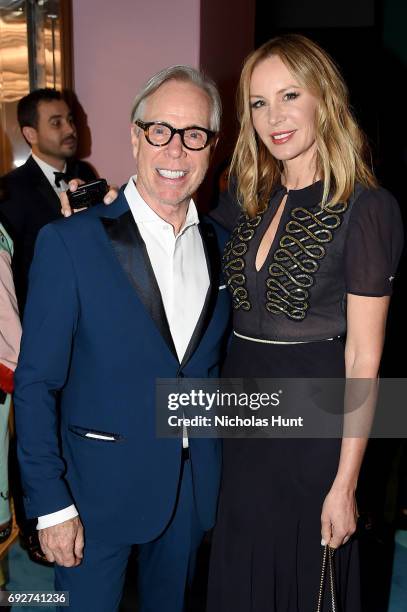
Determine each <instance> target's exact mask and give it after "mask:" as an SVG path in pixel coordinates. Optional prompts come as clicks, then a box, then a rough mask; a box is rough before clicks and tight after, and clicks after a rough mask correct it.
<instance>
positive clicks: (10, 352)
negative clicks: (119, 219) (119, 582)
mask: <svg viewBox="0 0 407 612" xmlns="http://www.w3.org/2000/svg"><path fill="white" fill-rule="evenodd" d="M12 255H13V243H12V241H11V238H10V236H9V235H8V234H7V232H6V230H5V229H4V227H3V226H2V225H1V224H0V543H1V542H4V541H5V540H7V538H8V537H9V535H10V533H11V528H12V521H11V512H10V494H9V483H8V449H9V432H8V419H9V411H10V402H11V393H12V391H13V383H14V370H15V367H16V365H17V358H18V352H19V348H20V337H21V325H20V318H19V314H18V307H17V300H16V296H15V291H14V284H13V276H12V272H11V258H12Z"/></svg>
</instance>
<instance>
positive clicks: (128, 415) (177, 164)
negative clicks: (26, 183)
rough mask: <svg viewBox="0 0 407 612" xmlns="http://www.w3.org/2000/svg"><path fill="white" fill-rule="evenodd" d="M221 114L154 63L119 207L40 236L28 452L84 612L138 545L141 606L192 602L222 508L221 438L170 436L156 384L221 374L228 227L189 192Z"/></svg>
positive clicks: (30, 478) (116, 586)
mask: <svg viewBox="0 0 407 612" xmlns="http://www.w3.org/2000/svg"><path fill="white" fill-rule="evenodd" d="M220 114H221V108H220V100H219V95H218V93H217V90H216V87H215V86H214V84H213V83H212V82H211V81H210V80H208V79H206V78H205V77H203V76H202V75H201V74H200V73H199V72H198V71H196V70H194V69H192V68H189V67H185V66H176V67H172V68H169V69H165V70H163V71H161V72H160V73H158V74H156V75H155V76H154V77H152V78H151V79H150V81H149V82H148V83H147V84H146V86H145V87H144V89H143V90H142V91H141V92H140V93H139V95H138V96H137V98H136V100H135V103H134V107H133V112H132V127H131V141H132V147H133V154H134V157H135V160H136V167H137V175H135V176H134V177H132V178H131V179H130V181H129V183H128V185H127V186H126V188H125V189H124V191H122V192H121V193H120V195H119V197H118V199H117V200H116V201H115V202H114V203H113V204H112V205H111V206H110V207H108V208H107V207H105V206H103V205H99V206H96V207H94V208H92V209H90V210H89V211H87V212H86V213H81V214H79V215H75V216H73V217H71V218H70V219H68V220H61V221H57V222H55V223H52V224H50V225H48V226H46V227H45V228H44V229H43V230H42V231H41V233H40V236H39V238H38V241H37V245H36V251H35V256H34V261H33V265H32V268H31V274H30V288H29V293H28V301H27V306H26V312H25V320H24V331H23V340H22V346H21V353H20V361H19V365H18V369H17V373H16V392H15V408H16V421H17V432H18V448H19V459H20V463H21V470H22V477H23V484H24V491H25V506H26V511H27V515H28V516H30V517H38V529H39V536H40V542H41V545H42V548H43V550H44V552H45V554H46V556H47V558H48V559H49V560H50V561H55V562H56V588H57V589H58V590H66V591H69V593H70V602H71V603H70V609H71V610H73V611H75V612H82V611H83V612H85V611H86V612H89V610H97V611H98V612H113V611H114V610H117V609H118V606H119V602H120V598H121V592H122V587H123V580H124V575H125V569H126V565H127V559H128V556H129V553H130V550H131V547H132V545H133V544H138V562H139V579H138V581H139V594H140V604H139V606H140V610H141V612H147V611H148V612H182V610H183V609H184V604H185V602H184V595H185V592H186V590H187V587H188V585H189V583H190V579H191V576H192V574H193V569H194V563H195V556H196V552H197V548H198V546H199V544H200V542H201V540H202V536H203V533H204V531H205V530H207V529H209V528H210V527H211V526H212V525H213V523H214V520H215V511H216V503H217V491H218V486H219V474H220V448H219V444H218V441H216V440H203V439H201V440H198V439H193V440H192V439H191V440H188V437H187V433H186V432H184V437H183V439H158V438H156V436H155V381H156V378H158V377H161V378H176V377H184V376H185V377H194V378H195V377H207V376H216V375H217V374H218V364H219V360H220V358H221V353H222V350H223V342H224V335H225V330H226V327H227V325H228V318H229V298H228V295H227V292H226V291H225V290H222V289H223V287H222V286H223V282H222V280H221V269H220V253H221V250H222V247H223V243H224V241H225V240H226V238H227V236H226V235H225V234H223V231H222V230H221V229H219V228H218V227H215V225H214V224H213V223H211V222H209V221H205V220H201V219H199V217H198V214H197V211H196V208H195V205H194V202H193V200H192V199H191V196H192V194H193V193H194V192H195V191H196V190H197V188H198V187H199V185H200V183H201V182H202V180H203V179H204V176H205V173H206V170H207V167H208V164H209V160H210V154H211V148H212V147H213V146H215V144H216V137H217V132H218V131H219V122H220ZM58 398H59V399H58Z"/></svg>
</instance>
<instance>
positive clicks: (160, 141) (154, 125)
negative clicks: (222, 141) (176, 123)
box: [135, 119, 216, 151]
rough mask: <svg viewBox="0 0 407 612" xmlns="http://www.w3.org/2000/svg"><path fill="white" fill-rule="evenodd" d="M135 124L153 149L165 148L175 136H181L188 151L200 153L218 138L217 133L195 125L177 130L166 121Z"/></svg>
mask: <svg viewBox="0 0 407 612" xmlns="http://www.w3.org/2000/svg"><path fill="white" fill-rule="evenodd" d="M135 124H136V125H138V126H139V127H140V128H141V129H142V130H143V132H144V135H145V137H146V140H147V142H149V143H150V144H151V145H153V147H163V146H165V145H167V144H168V143H169V142H170V141H171V140H172V139H173V138H174V136H175V134H179V135H180V137H181V142H182V144H183V145H184V147H185V148H186V149H190V150H191V151H199V150H200V149H204V148H205V147H207V146H208V144H209V143H210V142H211V140H213V138H214V137H215V136H216V132H212V131H211V130H207V129H205V128H202V127H197V126H195V125H191V127H186V128H180V129H176V128H174V127H172V125H169V124H168V123H164V121H148V122H147V123H145V122H144V121H140V119H138V120H137V121H135Z"/></svg>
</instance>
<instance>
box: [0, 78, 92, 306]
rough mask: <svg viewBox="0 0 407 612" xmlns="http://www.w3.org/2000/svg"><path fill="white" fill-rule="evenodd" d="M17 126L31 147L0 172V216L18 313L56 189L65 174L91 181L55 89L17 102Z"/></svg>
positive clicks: (55, 205) (55, 213)
mask: <svg viewBox="0 0 407 612" xmlns="http://www.w3.org/2000/svg"><path fill="white" fill-rule="evenodd" d="M17 118H18V122H19V125H20V129H21V132H22V134H23V136H24V138H25V140H26V141H27V143H28V144H29V146H30V147H31V155H30V156H29V158H28V159H27V161H26V162H25V163H24V164H23V165H22V166H20V167H19V168H16V169H14V170H12V171H11V172H9V173H8V174H6V175H5V176H3V177H2V190H3V195H2V197H1V199H0V219H1V221H2V222H3V223H4V226H5V227H6V229H7V231H8V232H9V234H10V235H11V237H12V239H13V243H14V258H13V276H14V283H15V287H16V294H17V300H18V305H19V309H20V314H21V315H22V314H23V310H24V305H25V300H26V295H27V284H28V271H29V268H30V265H31V260H32V257H33V254H34V244H35V241H36V238H37V235H38V232H39V231H40V229H41V228H42V227H43V226H44V225H46V224H47V223H50V222H51V221H54V220H56V219H58V218H59V217H60V216H61V205H60V200H59V197H58V196H59V194H60V193H61V192H62V191H64V190H66V189H67V187H68V181H69V179H70V178H73V177H75V178H80V179H82V180H84V181H86V182H87V181H92V180H94V179H95V178H96V175H95V172H94V171H93V169H92V168H91V166H89V164H87V163H85V162H83V161H80V160H77V159H76V158H75V154H76V150H77V145H78V137H77V132H76V127H75V124H74V120H73V116H72V111H71V109H70V107H69V105H68V103H67V102H66V100H65V99H64V97H63V95H62V93H61V92H59V91H57V90H55V89H50V88H44V89H36V90H34V91H32V92H31V93H29V94H28V95H26V96H24V97H23V98H21V100H20V101H19V102H18V106H17Z"/></svg>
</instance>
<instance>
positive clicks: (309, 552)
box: [208, 182, 403, 612]
mask: <svg viewBox="0 0 407 612" xmlns="http://www.w3.org/2000/svg"><path fill="white" fill-rule="evenodd" d="M285 194H286V190H285V189H284V187H282V186H277V187H276V189H275V190H274V192H273V193H272V194H271V198H270V202H269V207H268V208H267V210H266V211H265V212H264V213H263V214H261V215H258V216H257V217H255V218H254V219H248V218H247V217H245V216H243V215H242V216H241V217H240V219H239V221H238V223H237V225H236V226H235V229H234V230H233V233H232V236H231V239H230V241H229V243H228V245H227V247H226V251H225V255H224V272H225V276H226V279H227V282H228V286H229V289H230V290H231V292H232V297H233V306H234V330H235V332H237V334H238V335H234V337H233V340H232V343H231V347H230V351H229V354H228V357H227V360H226V363H225V365H224V368H223V375H224V376H225V377H231V378H238V377H244V378H250V377H256V378H273V377H277V378H279V377H283V378H290V377H295V378H302V377H304V378H308V377H317V378H323V377H329V378H331V377H333V378H336V377H343V376H344V375H345V362H344V347H345V338H346V295H347V294H348V293H353V294H356V295H364V296H384V295H390V294H391V293H392V285H393V282H394V277H395V271H396V268H397V264H398V260H399V257H400V254H401V249H402V244H403V234H402V229H401V228H402V224H401V218H400V212H399V208H398V205H397V203H396V201H395V200H394V198H393V197H392V196H391V195H390V194H389V193H388V192H387V191H385V190H384V189H377V190H366V189H364V188H363V187H361V186H358V187H357V188H356V190H355V193H354V195H353V196H352V198H350V200H349V202H348V203H347V204H345V205H342V204H339V205H337V206H336V207H333V209H332V210H331V211H321V208H320V206H319V203H320V201H321V198H322V183H321V182H317V183H315V184H313V185H311V186H309V187H307V188H305V189H301V190H297V191H290V192H289V194H288V198H287V201H286V205H285V208H284V212H283V215H282V218H281V221H280V224H279V227H278V229H277V233H276V237H275V240H274V242H273V244H272V246H271V249H270V252H269V254H268V256H267V259H266V261H265V263H264V265H263V266H262V268H261V269H260V270H259V271H258V272H257V271H256V268H255V259H256V254H257V250H258V248H259V245H260V242H261V239H262V237H263V235H264V232H265V231H266V230H267V228H268V226H269V224H270V222H271V220H272V218H273V216H274V214H275V212H276V210H277V209H278V206H279V204H280V202H281V200H282V198H283V196H284V195H285ZM226 208H228V210H229V211H230V210H232V207H231V205H230V201H229V202H228V203H227V202H226ZM226 208H223V210H222V209H221V210H218V211H216V210H215V211H214V217H215V218H218V219H219V220H220V221H223V222H224V218H223V217H224V216H225V212H224V211H225V210H226ZM249 338H250V339H249ZM253 339H255V340H274V341H276V340H277V341H286V342H301V344H268V343H264V342H263V343H262V342H256V341H254V340H253ZM328 339H329V340H328ZM340 448H341V440H338V439H315V438H314V439H228V440H224V446H223V477H222V485H221V493H220V500H219V508H218V519H217V523H216V527H215V530H214V535H213V546H212V554H211V564H210V577H209V591H208V612H314V611H315V610H316V607H317V598H318V591H319V583H320V574H321V560H322V548H321V545H320V541H321V509H322V504H323V501H324V499H325V496H326V495H327V493H328V492H329V490H330V487H331V485H332V482H333V480H334V478H335V475H336V472H337V468H338V462H339V454H340ZM334 560H335V575H336V585H335V586H336V596H337V612H360V588H359V559H358V545H357V538H356V537H353V538H351V540H350V541H349V542H348V543H347V544H346V545H344V546H341V547H340V548H339V549H338V550H337V551H336V552H335V554H334ZM326 595H327V599H326V601H325V604H326V606H327V607H326V608H324V610H330V607H329V606H328V600H329V598H328V592H327V594H326Z"/></svg>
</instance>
